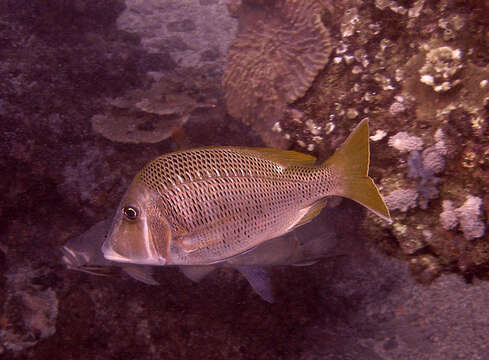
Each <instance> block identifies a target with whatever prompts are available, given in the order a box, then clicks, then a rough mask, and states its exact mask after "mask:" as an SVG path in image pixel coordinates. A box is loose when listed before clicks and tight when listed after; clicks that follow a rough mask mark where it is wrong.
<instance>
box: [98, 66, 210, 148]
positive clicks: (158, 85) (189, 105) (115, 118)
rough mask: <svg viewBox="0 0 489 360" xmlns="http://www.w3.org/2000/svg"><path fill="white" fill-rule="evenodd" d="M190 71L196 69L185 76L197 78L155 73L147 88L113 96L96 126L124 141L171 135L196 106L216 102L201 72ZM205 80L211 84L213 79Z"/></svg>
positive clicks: (151, 139)
mask: <svg viewBox="0 0 489 360" xmlns="http://www.w3.org/2000/svg"><path fill="white" fill-rule="evenodd" d="M189 73H192V71H191V70H187V76H186V77H185V79H193V78H195V79H196V80H195V81H193V82H192V83H189V81H187V83H186V84H185V83H183V81H182V80H181V79H182V78H184V77H183V76H182V75H181V74H171V75H170V74H161V73H152V74H151V75H152V77H153V79H149V81H150V84H151V85H149V88H148V89H147V90H145V89H135V90H130V91H128V92H126V93H125V94H124V95H123V96H121V97H117V98H115V99H112V100H109V101H108V103H107V106H106V111H105V113H104V114H98V115H95V116H93V117H92V125H93V128H94V130H95V131H97V132H98V133H100V134H102V135H103V136H104V137H106V138H107V139H109V140H112V141H118V142H124V143H156V142H160V141H162V140H165V139H167V138H168V137H170V136H172V135H173V134H174V133H175V132H176V131H177V130H179V129H180V128H181V127H182V126H183V125H184V124H185V123H186V122H187V120H188V118H189V116H190V114H191V113H192V112H193V111H194V110H196V109H198V108H205V107H212V106H215V102H216V100H215V99H209V98H207V99H206V89H205V88H203V87H201V86H199V84H198V80H197V79H198V78H199V75H200V74H193V75H194V76H193V77H189V76H188V75H189ZM200 77H202V75H200ZM201 83H207V84H210V83H212V80H210V81H209V80H208V79H205V80H202V81H201ZM207 90H208V89H207ZM207 97H208V94H207ZM206 101H207V102H206Z"/></svg>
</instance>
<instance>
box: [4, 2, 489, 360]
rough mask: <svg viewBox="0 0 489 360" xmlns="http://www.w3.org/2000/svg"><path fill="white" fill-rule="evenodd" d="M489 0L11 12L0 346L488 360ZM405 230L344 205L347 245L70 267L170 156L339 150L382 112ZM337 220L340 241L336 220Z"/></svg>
mask: <svg viewBox="0 0 489 360" xmlns="http://www.w3.org/2000/svg"><path fill="white" fill-rule="evenodd" d="M487 14H489V2H488V1H458V0H439V1H433V2H431V1H423V0H416V1H415V0H405V1H401V0H394V1H384V0H375V1H373V0H372V1H366V0H364V1H362V0H347V1H321V0H317V1H312V0H304V1H301V2H293V1H291V0H289V1H285V0H268V1H267V0H242V1H238V0H235V1H225V0H141V1H136V0H126V1H123V0H98V1H96V0H78V1H61V0H54V1H49V2H45V1H40V0H32V1H27V0H24V1H12V0H4V1H2V2H1V3H0V79H1V80H2V81H0V128H1V141H0V150H1V153H2V155H1V156H0V164H1V169H2V170H3V176H1V177H0V184H1V189H2V201H1V205H0V214H1V215H2V216H1V217H0V224H1V228H2V231H1V233H0V273H1V276H0V289H1V291H0V357H1V358H2V359H3V358H5V359H24V358H25V359H28V358H29V359H48V358H50V359H51V358H63V359H79V358H83V359H87V358H88V359H92V358H93V359H133V358H137V359H153V358H164V359H304V360H306V359H307V360H309V359H367V360H368V359H487V358H489V345H488V344H489V283H488V280H489V237H488V235H487V231H486V229H487V227H488V218H489V192H488V190H489V130H488V128H489V127H488V122H489V16H488V15H487ZM364 118H368V119H369V124H370V134H371V137H370V139H371V163H370V175H371V176H372V177H373V178H374V179H375V181H376V183H377V184H379V187H380V191H381V193H382V194H383V195H384V197H385V199H386V202H387V204H388V206H389V208H390V210H391V216H392V218H393V223H392V224H389V223H387V222H384V221H382V220H381V219H378V218H376V217H375V215H373V214H369V213H367V212H366V211H365V210H364V209H363V208H362V207H360V206H359V205H357V204H356V203H354V202H353V201H349V200H346V199H345V200H342V201H339V200H338V199H335V200H334V201H332V202H331V205H329V206H327V207H326V209H324V210H323V212H322V213H321V215H320V216H319V217H318V218H317V219H316V220H315V222H312V223H311V224H309V225H306V226H305V227H304V228H301V229H300V230H299V231H298V232H297V236H300V237H303V238H309V237H319V236H321V231H323V229H322V227H325V230H324V232H325V236H324V238H325V241H331V242H332V244H334V247H335V249H334V251H333V250H332V256H331V257H326V258H325V259H324V260H322V261H321V262H319V263H317V264H314V265H311V266H307V267H286V266H280V267H274V268H271V269H270V272H271V275H272V285H273V288H274V290H275V303H273V304H270V303H267V302H265V301H263V300H262V299H261V298H260V297H259V296H258V295H257V294H255V293H254V292H253V290H252V289H251V287H250V286H249V284H248V282H247V281H246V279H244V278H243V277H242V276H241V275H240V274H239V273H238V272H236V271H234V270H233V269H219V270H218V271H216V272H214V273H212V274H210V275H209V276H207V277H206V278H205V279H203V280H202V281H201V282H199V283H193V282H191V281H190V280H188V279H187V278H185V276H184V275H183V274H182V273H181V272H179V271H178V270H177V269H175V268H161V269H158V271H156V272H155V278H156V279H157V281H158V282H159V283H160V286H157V287H156V286H148V285H145V284H143V283H141V282H136V281H135V280H134V279H131V278H130V277H129V276H127V275H126V274H124V273H122V272H119V271H115V272H114V273H113V274H111V276H109V277H102V276H93V275H90V274H87V273H82V272H75V271H70V270H68V269H66V267H65V266H64V264H63V263H62V262H61V252H60V251H59V247H60V246H61V245H63V244H65V243H66V241H67V240H69V239H71V238H73V237H75V236H78V235H79V234H82V233H83V232H85V231H86V230H87V229H88V228H90V226H92V225H93V224H95V223H97V222H99V221H101V220H103V219H107V218H110V217H112V216H113V214H114V211H115V209H116V208H117V206H118V203H119V201H120V199H121V197H122V195H123V194H124V192H125V190H126V189H127V187H128V185H129V184H130V182H131V180H132V178H133V177H134V175H135V174H136V173H137V172H138V171H139V170H140V169H141V167H142V166H143V165H144V164H146V163H147V162H148V161H150V160H151V159H153V158H155V157H156V156H158V155H161V154H163V153H166V152H171V151H175V150H178V149H185V148H190V147H195V146H205V145H239V146H268V147H280V148H283V149H293V150H296V151H301V152H304V153H308V154H312V155H314V156H317V157H318V158H319V159H326V158H327V157H329V156H330V155H331V154H332V153H333V152H334V150H335V149H336V148H337V147H338V146H339V145H340V144H341V143H342V142H343V141H344V139H345V138H346V136H347V135H348V134H349V133H350V131H351V130H352V129H353V128H354V127H355V125H356V124H358V123H359V122H360V121H361V120H362V119H364ZM318 229H321V231H318Z"/></svg>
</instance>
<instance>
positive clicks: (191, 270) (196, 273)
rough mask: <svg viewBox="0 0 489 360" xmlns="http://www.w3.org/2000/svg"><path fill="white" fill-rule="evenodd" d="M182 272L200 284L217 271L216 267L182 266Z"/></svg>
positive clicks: (180, 267)
mask: <svg viewBox="0 0 489 360" xmlns="http://www.w3.org/2000/svg"><path fill="white" fill-rule="evenodd" d="M179 269H180V271H181V272H182V273H183V274H184V275H185V276H186V277H187V278H189V279H190V280H192V281H193V282H199V281H200V280H202V279H203V278H204V277H205V276H207V275H208V274H210V273H211V272H213V271H214V270H215V269H216V266H212V265H205V266H192V265H182V266H179Z"/></svg>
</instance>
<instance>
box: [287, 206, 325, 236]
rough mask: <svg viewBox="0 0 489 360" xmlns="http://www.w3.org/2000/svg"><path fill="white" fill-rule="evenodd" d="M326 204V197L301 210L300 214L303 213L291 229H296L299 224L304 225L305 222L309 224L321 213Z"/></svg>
mask: <svg viewBox="0 0 489 360" xmlns="http://www.w3.org/2000/svg"><path fill="white" fill-rule="evenodd" d="M325 206H326V199H321V200H318V201H316V202H315V203H314V204H312V205H310V206H308V207H306V208H304V209H302V210H300V215H302V216H301V217H300V218H299V220H298V221H297V222H296V223H294V224H293V225H292V226H291V227H290V228H289V231H292V230H294V229H295V228H298V227H299V226H302V225H304V224H307V223H308V222H309V221H311V220H312V219H314V218H315V217H316V216H318V215H319V213H320V212H321V210H322V209H323V208H324V207H325Z"/></svg>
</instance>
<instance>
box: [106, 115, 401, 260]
mask: <svg viewBox="0 0 489 360" xmlns="http://www.w3.org/2000/svg"><path fill="white" fill-rule="evenodd" d="M368 133H369V130H368V119H364V120H362V121H361V122H360V123H359V124H358V125H357V126H356V128H355V129H354V130H353V132H352V133H351V134H350V135H349V136H348V138H347V139H346V140H345V142H344V143H343V144H342V145H341V146H340V147H339V148H338V149H337V150H336V151H335V153H334V154H333V155H332V156H331V157H330V158H329V159H327V160H326V161H325V162H324V163H322V164H317V161H316V158H315V157H313V156H311V155H306V154H302V153H299V152H295V151H289V150H277V149H269V148H251V147H233V146H221V147H219V146H216V147H204V148H195V149H189V150H181V151H176V152H172V153H169V154H164V155H162V156H160V157H157V158H156V159H154V160H152V161H150V162H149V163H148V164H147V165H145V166H144V167H143V169H142V170H141V171H140V172H139V173H138V174H137V175H136V176H135V178H134V179H133V181H132V183H131V184H130V186H129V188H128V189H127V191H126V193H125V195H124V196H123V198H122V200H121V202H120V204H119V206H118V208H117V210H116V214H115V216H114V220H113V223H112V226H111V229H110V231H109V235H108V237H107V239H106V240H105V241H104V242H103V245H102V252H103V255H104V257H105V258H106V259H107V260H111V261H117V262H124V263H131V264H140V265H159V266H163V265H212V264H216V263H219V262H223V261H228V260H229V259H232V258H233V257H236V256H238V255H242V254H245V253H246V252H248V251H251V250H252V249H254V248H256V247H257V246H259V245H261V244H262V243H264V242H266V241H269V240H271V239H274V238H277V237H279V236H281V235H284V234H287V233H289V232H291V231H293V230H295V229H297V228H299V227H300V226H302V225H304V224H306V223H308V222H309V221H311V220H312V219H313V218H315V217H316V216H317V215H318V214H319V213H320V212H321V210H322V209H323V208H324V206H325V205H326V201H327V199H328V197H330V196H342V197H346V198H349V199H352V200H354V201H356V202H358V203H360V204H361V205H363V206H364V207H366V208H367V209H369V210H370V211H372V212H373V213H375V214H377V215H378V216H380V217H381V218H382V219H384V220H387V221H392V220H391V218H390V214H389V210H388V208H387V206H386V204H385V202H384V200H383V198H382V195H381V194H380V192H379V190H378V188H377V186H376V185H375V183H374V181H373V179H372V178H370V177H369V176H368V168H369V161H370V148H369V137H368V135H369V134H368Z"/></svg>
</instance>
